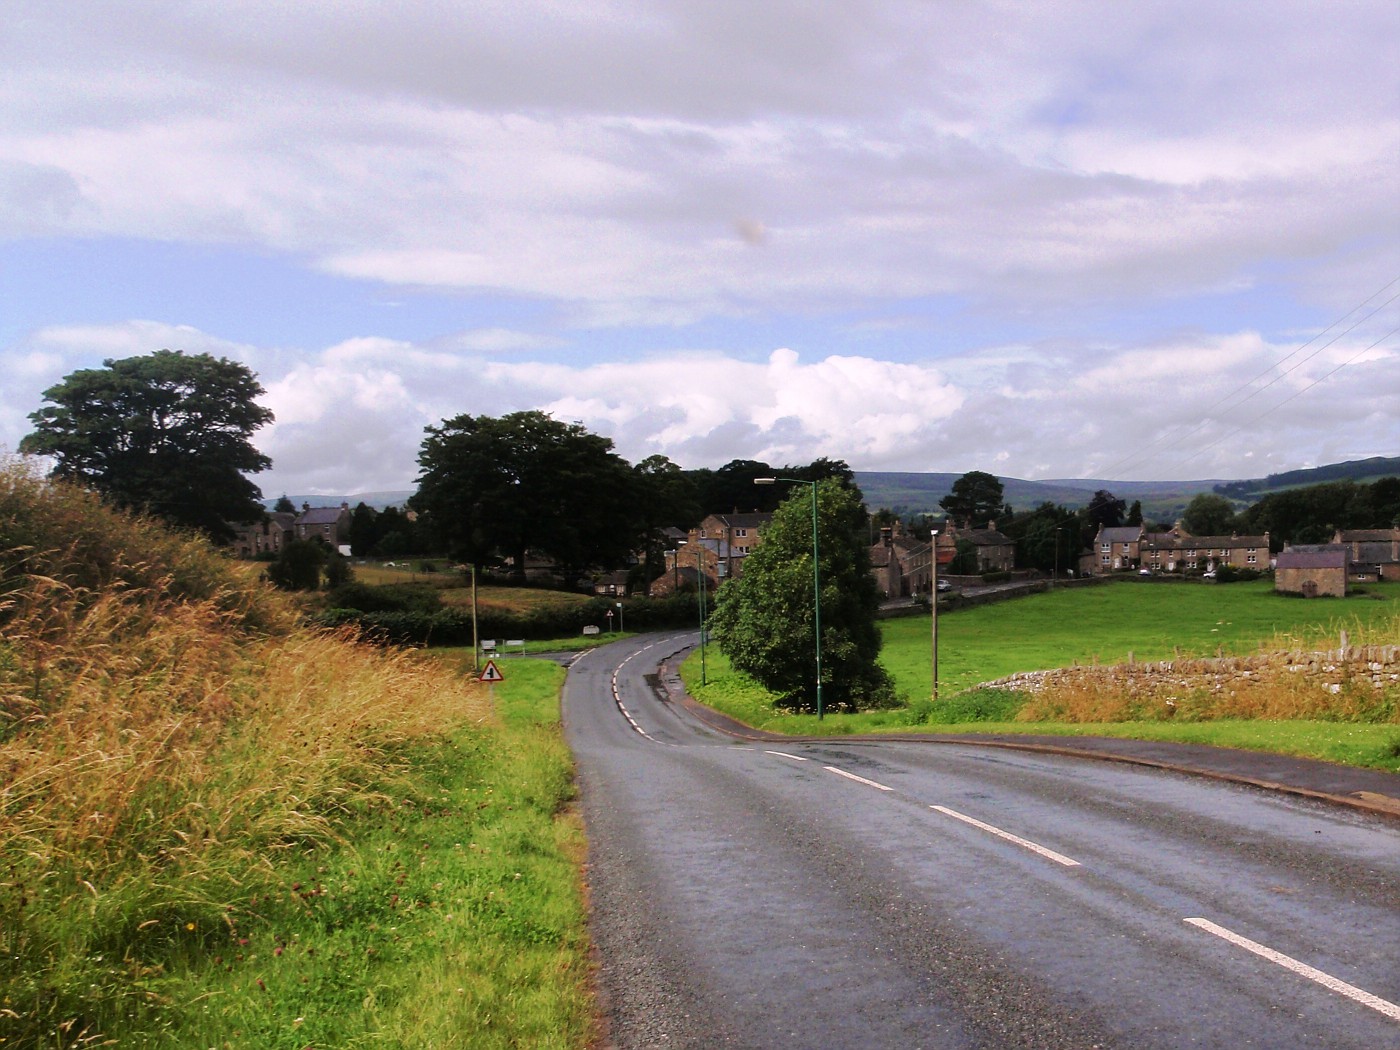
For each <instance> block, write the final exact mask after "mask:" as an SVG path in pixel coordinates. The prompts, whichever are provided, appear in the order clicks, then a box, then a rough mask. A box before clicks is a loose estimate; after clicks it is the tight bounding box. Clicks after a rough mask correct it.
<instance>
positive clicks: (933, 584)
mask: <svg viewBox="0 0 1400 1050" xmlns="http://www.w3.org/2000/svg"><path fill="white" fill-rule="evenodd" d="M928 555H929V557H928V561H929V567H930V573H929V597H930V598H931V599H932V600H931V601H930V602H929V603H928V604H929V609H930V610H931V611H932V613H933V616H932V623H933V626H932V627H930V628H929V632H930V635H931V637H930V639H929V641H930V642H931V645H930V651H931V652H932V653H933V700H934V702H935V703H936V702H937V701H938V530H937V529H934V530H932V531H931V532H930V533H929V537H928Z"/></svg>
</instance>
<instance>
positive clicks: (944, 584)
mask: <svg viewBox="0 0 1400 1050" xmlns="http://www.w3.org/2000/svg"><path fill="white" fill-rule="evenodd" d="M952 589H953V585H952V584H951V583H949V582H948V581H947V580H939V581H938V590H939V591H940V592H942V591H951V590H952Z"/></svg>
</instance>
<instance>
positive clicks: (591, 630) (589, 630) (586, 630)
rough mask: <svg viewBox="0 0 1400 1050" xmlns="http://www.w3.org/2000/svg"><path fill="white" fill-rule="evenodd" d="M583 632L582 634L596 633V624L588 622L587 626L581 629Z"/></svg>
mask: <svg viewBox="0 0 1400 1050" xmlns="http://www.w3.org/2000/svg"><path fill="white" fill-rule="evenodd" d="M583 633H584V634H597V633H598V628H597V626H596V625H595V624H589V625H588V626H587V627H585V628H584V629H583Z"/></svg>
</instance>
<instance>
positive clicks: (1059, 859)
mask: <svg viewBox="0 0 1400 1050" xmlns="http://www.w3.org/2000/svg"><path fill="white" fill-rule="evenodd" d="M929 809H936V810H937V811H938V812H939V813H942V814H944V815H945V816H949V817H952V818H953V819H954V820H961V821H962V822H963V823H964V824H971V825H972V826H973V827H974V828H981V829H982V830H983V831H985V832H988V833H989V834H992V835H995V836H997V838H1002V839H1005V840H1006V841H1007V842H1014V843H1016V845H1018V846H1024V847H1025V848H1026V849H1028V850H1030V851H1031V852H1032V853H1038V854H1040V855H1041V856H1042V857H1045V858H1047V859H1049V860H1053V861H1054V862H1055V863H1056V864H1063V865H1064V866H1065V867H1067V868H1077V867H1079V866H1080V864H1079V861H1077V860H1073V859H1071V858H1069V857H1066V856H1065V855H1064V854H1063V853H1056V852H1055V851H1054V850H1052V849H1048V848H1046V847H1045V846H1042V845H1040V844H1039V843H1036V842H1032V841H1031V840H1030V839H1023V838H1021V836H1019V835H1013V834H1011V832H1009V831H1002V830H1001V828H997V827H993V826H992V825H991V824H986V823H983V822H982V821H980V820H978V819H977V818H976V817H969V816H968V815H967V814H966V813H959V812H958V811H957V810H955V809H949V808H948V807H947V806H929Z"/></svg>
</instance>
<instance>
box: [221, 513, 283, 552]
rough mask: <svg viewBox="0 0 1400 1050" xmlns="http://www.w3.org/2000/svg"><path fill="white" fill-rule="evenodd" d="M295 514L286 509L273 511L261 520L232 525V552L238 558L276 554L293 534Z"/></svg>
mask: <svg viewBox="0 0 1400 1050" xmlns="http://www.w3.org/2000/svg"><path fill="white" fill-rule="evenodd" d="M296 519H297V516H296V515H295V514H291V513H288V512H286V511H273V512H272V513H270V514H267V515H264V517H263V519H262V521H250V522H244V523H242V524H238V525H234V526H233V552H234V554H235V555H236V556H237V557H240V558H256V557H258V556H259V555H272V556H274V557H275V556H276V555H278V554H280V553H282V548H283V547H285V546H286V545H287V544H288V543H290V542H291V541H292V539H293V537H294V536H295V532H294V526H295V524H296Z"/></svg>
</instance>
